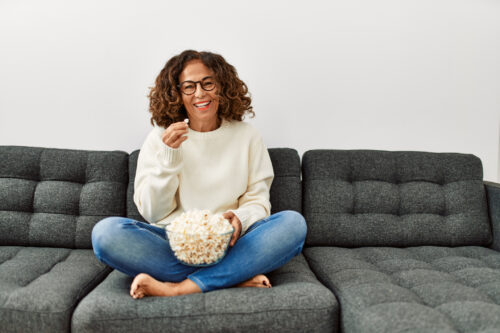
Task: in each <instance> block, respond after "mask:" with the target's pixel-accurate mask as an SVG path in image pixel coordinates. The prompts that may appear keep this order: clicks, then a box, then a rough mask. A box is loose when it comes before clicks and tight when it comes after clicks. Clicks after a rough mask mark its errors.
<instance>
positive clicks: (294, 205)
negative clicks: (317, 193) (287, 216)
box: [268, 148, 302, 214]
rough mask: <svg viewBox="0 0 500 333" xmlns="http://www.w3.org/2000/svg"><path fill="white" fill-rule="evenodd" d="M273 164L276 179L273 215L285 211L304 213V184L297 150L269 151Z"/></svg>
mask: <svg viewBox="0 0 500 333" xmlns="http://www.w3.org/2000/svg"><path fill="white" fill-rule="evenodd" d="M268 151H269V156H270V157H271V162H272V164H273V170H274V179H273V184H272V185H271V191H270V194H271V214H274V213H277V212H281V211H283V210H294V211H296V212H299V213H301V212H302V184H301V181H300V173H301V170H300V157H299V154H298V153H297V151H296V150H295V149H290V148H270V149H268Z"/></svg>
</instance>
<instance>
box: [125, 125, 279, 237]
mask: <svg viewBox="0 0 500 333" xmlns="http://www.w3.org/2000/svg"><path fill="white" fill-rule="evenodd" d="M163 131H164V128H163V127H155V128H154V129H153V130H152V131H151V132H150V133H149V135H148V137H147V138H146V141H145V142H144V144H143V146H142V148H141V151H140V153H139V159H138V161H137V171H136V176H135V184H134V190H135V193H134V202H135V204H136V206H137V208H138V209H139V212H140V213H141V215H142V216H143V217H144V218H145V219H146V220H147V221H148V222H150V223H152V224H155V225H157V226H166V225H167V224H169V223H170V222H171V221H172V220H173V219H174V218H175V217H176V216H178V215H180V214H181V213H182V212H184V211H188V210H193V209H209V210H211V211H212V212H213V213H220V214H222V213H225V212H227V211H233V212H234V214H236V216H238V218H239V219H240V221H241V224H242V231H241V235H243V234H244V233H245V232H246V231H247V229H248V228H249V227H250V226H251V225H252V224H253V223H255V222H257V221H258V220H260V219H262V218H265V217H267V216H269V215H270V211H271V203H270V202H269V189H270V187H271V183H272V181H273V178H274V172H273V167H272V164H271V159H270V158H269V153H268V152H267V148H266V146H265V145H264V143H263V142H262V137H261V136H260V134H259V133H258V132H257V131H256V130H255V129H254V128H253V127H252V126H251V125H250V124H248V123H245V122H242V121H230V122H229V121H226V120H224V121H223V122H222V124H221V126H220V127H219V128H217V129H216V130H214V131H210V132H197V131H194V130H192V129H188V134H187V135H188V139H187V140H186V141H184V142H183V143H182V144H181V146H180V147H179V148H177V149H173V148H170V147H169V146H167V145H166V144H164V143H163V142H162V141H161V134H162V133H163Z"/></svg>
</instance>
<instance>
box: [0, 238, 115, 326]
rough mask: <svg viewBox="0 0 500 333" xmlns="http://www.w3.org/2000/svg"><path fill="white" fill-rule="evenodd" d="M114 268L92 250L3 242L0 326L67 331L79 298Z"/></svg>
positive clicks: (0, 269)
mask: <svg viewBox="0 0 500 333" xmlns="http://www.w3.org/2000/svg"><path fill="white" fill-rule="evenodd" d="M110 271H111V269H109V268H107V267H106V266H105V265H104V264H101V263H100V262H99V261H98V260H97V259H96V258H95V255H94V253H93V252H92V251H91V250H83V249H77V250H71V249H62V248H59V249H58V248H43V247H18V246H0V318H2V320H1V328H0V331H2V332H36V333H38V332H69V329H70V321H71V314H72V312H73V310H74V308H75V306H76V304H77V303H78V301H79V300H80V299H81V298H82V297H83V296H84V295H85V294H87V293H88V292H89V291H90V290H91V289H92V288H94V287H95V286H96V285H97V284H98V283H99V282H100V281H102V280H103V279H104V278H105V277H106V275H107V274H109V272H110Z"/></svg>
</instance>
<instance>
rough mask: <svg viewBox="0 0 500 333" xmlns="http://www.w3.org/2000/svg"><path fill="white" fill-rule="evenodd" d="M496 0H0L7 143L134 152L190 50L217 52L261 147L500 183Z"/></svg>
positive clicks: (0, 136)
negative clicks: (460, 171)
mask: <svg viewBox="0 0 500 333" xmlns="http://www.w3.org/2000/svg"><path fill="white" fill-rule="evenodd" d="M499 18H500V2H499V1H496V0H415V1H406V0H378V1H373V0H343V1H339V0H335V1H333V0H329V1H314V0H311V1H290V0H288V1H286V0H280V1H271V0H266V1H257V0H253V1H232V0H224V1H217V0H212V1H198V0H190V1H162V0H149V1H118V0H115V1H103V0H85V1H83V0H82V1H67V0H61V1H56V0H46V1H35V0H22V1H21V0H0V47H1V50H0V144H2V145H4V144H13V145H32V146H43V147H60V148H77V149H98V150H115V149H120V150H124V151H127V152H131V151H133V150H135V149H138V148H140V146H141V144H142V141H143V140H144V138H145V136H146V134H147V132H148V131H149V129H150V125H149V113H148V112H147V109H148V100H147V98H146V95H147V93H148V87H150V86H151V85H152V84H153V82H154V79H155V78H156V76H157V75H158V73H159V71H160V70H161V68H162V67H163V66H164V64H165V62H166V61H167V60H168V59H169V58H170V57H171V56H173V55H175V54H178V53H179V52H181V51H182V50H184V49H187V48H193V49H197V50H209V51H214V52H217V53H220V54H222V55H223V56H224V57H225V58H226V59H227V60H228V61H229V62H230V63H232V64H233V65H234V66H235V67H236V68H237V69H238V71H239V74H240V77H241V78H242V79H243V80H244V81H245V82H246V83H247V84H248V86H249V88H250V91H251V93H252V96H253V105H254V108H255V112H256V115H257V116H256V118H255V119H253V120H251V122H252V123H253V124H254V126H256V127H257V128H258V129H259V130H260V132H261V133H262V135H263V136H264V139H265V142H266V144H267V145H268V147H293V148H295V149H297V150H298V152H299V153H300V154H302V153H303V152H304V151H306V150H308V149H314V148H336V149H385V150H424V151H436V152H450V151H451V152H464V153H473V154H475V155H477V156H479V157H480V158H481V159H482V161H483V165H484V174H485V179H488V180H493V181H498V180H500V168H499V165H500V61H498V59H500V19H499Z"/></svg>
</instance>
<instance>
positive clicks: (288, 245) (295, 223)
mask: <svg viewBox="0 0 500 333" xmlns="http://www.w3.org/2000/svg"><path fill="white" fill-rule="evenodd" d="M306 233H307V226H306V223H305V220H304V218H303V217H302V215H300V214H299V213H297V212H295V211H282V212H279V213H276V214H273V215H271V216H269V217H268V218H266V219H263V220H261V221H258V222H257V223H255V224H254V225H252V226H251V227H250V228H249V229H248V230H247V232H246V233H245V234H244V235H243V236H242V237H241V238H240V239H238V241H237V242H236V244H235V245H234V246H233V247H232V248H230V249H229V250H228V252H227V254H226V256H225V257H224V259H222V261H221V262H219V263H218V264H217V265H214V266H210V267H205V268H201V269H199V270H197V271H196V272H194V273H192V274H190V275H188V278H189V279H190V280H192V281H193V282H195V283H196V284H197V285H198V286H199V287H200V288H201V290H202V291H203V292H207V291H211V290H215V289H221V288H226V287H231V286H234V285H236V284H238V283H241V282H243V281H246V280H248V279H250V278H252V277H253V276H255V275H257V274H265V273H268V272H270V271H273V270H275V269H277V268H279V267H281V266H283V265H284V264H286V263H287V262H288V261H290V259H292V258H293V257H294V256H296V255H298V254H300V252H301V251H302V248H303V246H304V242H305V238H306Z"/></svg>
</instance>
